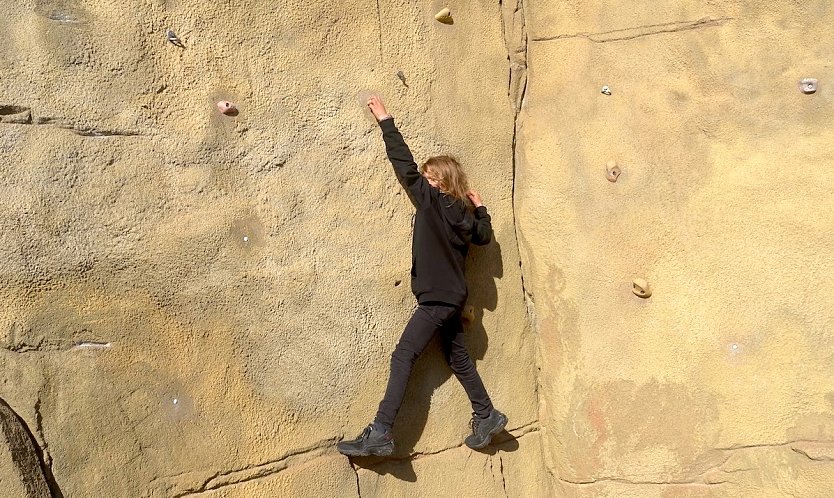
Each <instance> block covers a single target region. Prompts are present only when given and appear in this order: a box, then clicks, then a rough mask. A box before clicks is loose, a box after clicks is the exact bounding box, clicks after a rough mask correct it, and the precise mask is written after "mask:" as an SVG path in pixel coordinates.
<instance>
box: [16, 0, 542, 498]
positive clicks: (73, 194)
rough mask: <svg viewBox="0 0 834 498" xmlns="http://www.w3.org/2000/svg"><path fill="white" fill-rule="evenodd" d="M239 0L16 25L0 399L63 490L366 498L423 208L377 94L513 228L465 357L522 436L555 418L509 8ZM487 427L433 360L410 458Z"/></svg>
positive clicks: (93, 11) (489, 267)
mask: <svg viewBox="0 0 834 498" xmlns="http://www.w3.org/2000/svg"><path fill="white" fill-rule="evenodd" d="M221 4H222V2H221ZM221 4H218V3H217V2H209V1H198V2H189V3H183V2H146V3H143V4H141V5H139V4H136V5H125V4H124V3H123V2H114V1H109V0H103V1H96V0H90V1H81V0H79V1H57V0H55V1H51V0H46V1H42V0H39V1H37V2H17V1H12V2H10V3H8V2H7V3H6V4H4V8H3V9H2V11H3V13H4V17H3V20H2V21H0V34H2V39H3V40H4V42H5V43H4V44H3V47H2V48H0V60H2V63H3V67H4V68H5V69H4V71H5V72H4V74H3V77H2V78H0V104H2V106H3V107H2V108H0V168H2V169H0V171H2V173H1V174H0V189H2V192H1V193H2V195H0V203H2V205H0V207H2V209H0V228H2V229H0V252H1V254H0V278H2V285H0V299H2V303H3V305H4V306H3V308H2V311H0V331H2V335H0V339H2V345H3V351H2V356H0V361H2V362H3V365H2V370H0V371H2V372H3V374H2V375H3V380H4V382H3V383H0V386H2V387H0V396H2V397H4V398H6V399H8V400H10V401H14V403H15V405H16V406H23V407H29V408H27V409H24V410H22V411H21V415H22V416H23V417H24V418H26V419H27V420H28V421H30V422H31V421H33V420H35V419H36V418H37V417H41V418H42V425H41V426H40V427H41V428H42V429H41V430H40V431H39V433H38V434H36V437H37V438H38V439H39V443H40V444H42V445H43V446H44V447H45V452H46V454H47V455H48V456H49V457H50V462H51V466H52V470H53V472H54V474H55V479H56V481H57V483H58V484H59V485H60V487H61V490H62V492H63V493H64V495H65V496H108V495H109V494H110V493H112V492H113V490H119V491H120V492H122V493H123V495H124V496H159V497H163V496H178V495H184V494H189V493H197V492H202V491H205V492H212V493H219V494H220V495H223V496H257V495H258V493H260V494H261V495H265V496H276V495H283V496H302V495H304V496H321V495H339V496H342V495H343V492H346V490H347V491H353V492H357V491H358V488H357V483H356V479H357V474H356V473H355V472H354V470H353V469H352V468H351V466H350V464H349V462H348V460H347V459H346V458H342V457H340V456H337V454H336V452H335V448H334V446H335V442H336V441H338V440H339V439H340V438H342V437H344V436H348V437H352V436H353V435H355V434H356V433H357V432H359V431H360V430H361V428H362V427H363V426H364V424H367V423H368V422H369V421H370V420H371V419H372V418H373V415H374V413H375V412H376V408H377V404H378V402H379V399H380V397H381V396H382V394H383V391H384V388H385V384H384V383H385V381H386V378H387V375H388V368H389V362H390V353H391V351H392V350H393V348H394V346H395V344H396V341H397V339H398V337H399V335H400V333H401V331H402V328H403V326H404V325H405V323H406V321H407V320H408V318H409V316H410V314H411V311H412V309H413V306H414V300H413V297H412V296H411V294H410V290H409V288H408V281H409V268H410V259H409V258H410V254H409V244H410V238H411V218H412V214H413V208H412V206H411V204H410V203H409V201H408V200H407V198H406V196H405V195H403V193H402V191H401V187H400V186H399V184H398V183H397V181H396V179H395V177H394V175H393V172H392V170H391V167H390V165H389V164H388V163H387V160H386V159H385V152H384V147H383V144H382V140H381V137H380V133H379V131H378V128H377V126H376V125H375V124H374V123H372V122H369V121H368V120H367V119H366V115H365V112H366V111H365V110H364V109H363V107H362V105H360V104H359V103H358V101H357V96H358V95H359V94H360V92H363V91H365V92H377V93H379V94H381V95H383V96H384V97H385V99H386V104H388V106H389V110H390V111H391V112H392V113H393V114H394V115H395V116H396V118H397V121H398V123H399V124H400V127H401V129H402V131H403V133H404V134H405V136H406V138H407V140H408V142H409V144H410V145H411V146H412V149H413V151H414V153H415V156H416V157H417V158H418V160H424V159H426V158H428V157H429V156H431V155H436V154H441V153H452V154H455V155H456V156H458V157H459V158H460V160H461V162H462V163H463V164H464V166H465V167H466V168H467V170H468V171H469V174H470V177H471V182H472V184H473V186H475V187H476V188H477V189H478V190H479V191H480V192H481V194H482V196H483V198H484V201H485V202H486V203H487V205H488V206H489V208H490V210H491V212H492V213H494V218H493V220H494V227H495V243H493V244H491V245H490V246H487V247H483V248H474V249H473V250H472V254H471V259H470V261H469V263H468V264H469V270H470V272H469V275H470V287H471V292H470V300H469V304H471V305H472V306H473V308H474V316H475V319H474V321H473V322H472V323H471V325H469V326H468V330H469V334H470V349H471V351H472V353H473V356H474V357H475V359H476V360H477V363H478V366H479V370H480V371H481V373H482V375H483V377H484V380H485V382H486V384H487V385H488V387H489V390H490V393H491V395H492V397H493V398H494V400H495V403H496V405H497V406H499V407H500V408H502V410H504V411H506V412H507V414H508V416H509V417H510V420H511V423H510V426H509V427H508V428H509V429H511V430H512V431H513V434H516V435H519V437H521V436H520V435H521V434H522V433H524V431H526V430H528V429H529V427H537V425H536V421H537V413H536V394H535V365H534V362H533V358H534V354H533V351H534V348H535V343H534V341H532V340H531V335H530V334H531V329H530V328H529V326H528V325H527V321H526V306H525V304H524V301H523V298H522V295H523V294H522V291H521V273H520V268H519V265H518V261H519V255H518V252H517V244H516V240H515V226H514V222H513V215H512V204H511V201H512V195H511V192H512V184H513V177H512V161H511V151H512V130H513V118H514V109H513V105H512V103H511V101H510V99H509V97H508V89H507V80H508V65H507V49H506V47H505V40H504V33H503V31H502V12H501V8H500V6H499V5H498V4H497V3H496V4H494V5H484V4H482V3H480V2H458V3H456V4H455V6H454V7H455V14H454V15H455V21H454V24H453V25H447V24H442V23H439V22H437V21H436V20H435V19H434V14H435V13H437V11H439V10H440V9H441V8H443V7H444V6H442V5H439V4H438V5H433V4H428V3H426V4H419V5H418V4H415V3H391V2H376V1H374V0H370V1H359V2H330V1H324V0H318V1H305V2H297V1H295V2H284V3H282V4H281V5H280V6H279V5H277V4H275V5H273V4H271V3H268V2H256V1H244V2H237V3H235V5H234V6H231V5H225V4H222V5H221ZM458 9H459V10H458ZM169 30H170V31H171V33H169ZM173 37H175V38H173ZM174 40H176V43H174ZM475 47H477V49H476V50H473V48H475ZM398 72H399V73H401V74H402V76H403V77H404V78H405V82H403V80H402V79H401V78H400V77H398V76H397V73H398ZM406 84H407V86H406ZM218 102H230V103H232V104H233V105H234V106H235V107H236V109H237V115H233V113H223V112H221V109H219V108H218V107H217V103H218ZM35 406H38V410H37V411H36V410H35V409H34V407H35ZM470 413H471V408H470V407H469V403H468V401H467V399H466V396H465V394H464V393H463V390H462V389H461V388H460V386H459V385H458V383H457V382H456V380H455V379H454V378H453V376H452V375H451V371H450V370H449V369H448V368H447V367H446V366H445V362H444V360H443V358H442V354H441V353H440V351H439V348H438V347H437V345H436V344H433V345H431V346H430V347H429V350H428V351H427V352H426V354H425V355H424V357H423V358H421V360H420V362H419V363H418V365H417V368H416V371H415V377H414V381H413V382H412V385H411V387H410V390H409V394H408V399H407V401H406V403H405V405H404V407H403V410H402V415H401V417H400V419H399V420H398V428H397V431H398V432H397V444H398V451H397V453H396V454H395V456H396V457H397V458H399V459H401V460H400V461H403V462H407V461H408V459H409V457H410V455H412V454H417V453H420V454H430V453H438V454H440V453H443V452H444V451H447V450H448V449H449V448H456V447H458V446H460V445H461V444H462V440H463V437H464V436H465V435H466V434H467V431H468V427H467V422H468V420H469V418H470V416H471V415H470ZM521 428H528V429H521ZM506 437H509V436H506ZM524 437H526V438H530V437H532V436H524ZM459 451H460V450H458V452H459ZM531 451H532V450H531ZM425 459H426V461H428V460H430V457H425ZM510 459H511V457H507V458H505V460H506V461H507V462H508V463H507V465H510V463H509V460H510ZM496 461H497V459H496ZM379 465H380V463H379V462H377V463H374V462H369V463H367V467H368V469H369V470H368V471H370V472H372V471H373V469H374V468H376V467H378V466H379ZM302 466H303V468H302ZM291 471H292V474H290V472H291ZM291 475H293V476H298V477H290V476H291ZM496 475H499V473H496ZM384 479H395V478H394V477H391V476H388V477H385V478H384ZM261 481H262V482H261ZM309 481H315V482H317V483H318V484H317V485H321V487H320V488H315V487H310V485H309V484H304V483H305V482H309ZM259 486H261V487H259ZM427 486H428V485H427ZM426 489H427V490H428V489H430V487H427V488H426ZM253 490H255V491H253ZM276 490H280V492H278V491H276ZM427 492H428V491H427Z"/></svg>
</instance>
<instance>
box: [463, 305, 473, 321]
mask: <svg viewBox="0 0 834 498" xmlns="http://www.w3.org/2000/svg"><path fill="white" fill-rule="evenodd" d="M460 317H461V318H462V319H463V321H464V322H465V323H473V322H474V321H475V307H474V306H472V305H471V304H467V305H466V306H464V307H463V310H462V311H461V314H460Z"/></svg>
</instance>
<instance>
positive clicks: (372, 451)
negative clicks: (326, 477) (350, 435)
mask: <svg viewBox="0 0 834 498" xmlns="http://www.w3.org/2000/svg"><path fill="white" fill-rule="evenodd" d="M336 448H337V449H338V450H339V453H341V454H342V455H347V456H370V455H376V456H388V455H390V454H391V453H393V452H394V437H393V436H392V435H391V431H387V432H382V431H378V430H377V429H376V428H374V426H373V424H371V425H369V426H368V427H365V430H363V431H362V434H359V436H357V438H356V439H353V440H351V441H342V442H340V443H338V444H337V445H336Z"/></svg>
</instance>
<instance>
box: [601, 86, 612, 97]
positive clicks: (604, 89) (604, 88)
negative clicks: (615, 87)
mask: <svg viewBox="0 0 834 498" xmlns="http://www.w3.org/2000/svg"><path fill="white" fill-rule="evenodd" d="M600 93H603V94H605V95H611V89H610V88H608V87H607V86H604V87H602V90H600Z"/></svg>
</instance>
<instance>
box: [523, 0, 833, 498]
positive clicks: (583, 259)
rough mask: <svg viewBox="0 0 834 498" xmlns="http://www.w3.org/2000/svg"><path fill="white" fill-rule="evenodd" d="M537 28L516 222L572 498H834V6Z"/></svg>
mask: <svg viewBox="0 0 834 498" xmlns="http://www.w3.org/2000/svg"><path fill="white" fill-rule="evenodd" d="M525 8H526V12H527V31H528V38H529V43H528V51H527V62H528V85H527V92H526V96H525V105H524V107H523V110H522V113H521V116H520V117H519V132H518V150H517V154H518V155H517V168H516V173H517V174H516V191H515V199H516V202H515V207H516V209H515V213H516V219H517V232H518V234H519V238H520V241H521V247H522V251H521V254H522V261H523V264H524V282H525V288H526V290H527V292H528V293H529V295H530V300H531V301H532V303H533V305H532V306H533V308H534V310H535V320H536V326H537V330H538V333H539V337H540V340H541V355H540V359H541V367H542V371H541V372H542V375H541V377H540V379H539V382H540V386H541V399H542V405H541V406H542V424H543V427H544V448H545V451H546V458H547V466H548V468H549V469H551V472H552V475H553V476H554V477H555V478H556V480H557V482H558V483H559V484H560V486H559V488H560V489H561V492H562V495H564V496H583V497H584V496H589V497H590V496H594V497H597V496H611V497H625V496H634V497H653V496H658V497H660V496H664V497H665V496H732V497H748V496H774V497H776V496H780V497H782V496H807V497H811V496H813V497H824V496H829V495H830V494H831V489H832V479H834V467H832V466H831V464H830V461H829V459H830V455H831V454H832V452H834V432H832V431H834V413H833V412H834V394H832V387H831V379H832V371H831V360H832V348H831V346H832V342H834V335H832V328H831V325H832V321H831V320H832V318H831V317H832V316H834V305H832V301H831V299H829V297H828V296H830V294H831V292H832V290H834V288H833V287H832V283H831V279H829V278H827V275H829V274H831V272H832V270H834V258H832V257H831V254H830V252H831V251H830V248H831V241H832V235H834V222H832V220H831V217H830V216H829V215H828V213H830V212H831V210H832V208H834V200H833V199H834V198H832V196H831V191H832V187H834V181H832V177H831V176H830V175H828V174H827V173H825V170H826V169H828V167H830V165H831V164H832V163H834V149H832V143H834V142H832V137H834V134H832V125H831V120H830V119H828V117H829V116H830V115H831V112H832V110H834V109H833V108H832V104H834V97H832V93H831V88H830V86H829V85H830V84H831V82H832V77H834V72H833V71H832V66H831V61H832V56H834V52H832V48H831V46H830V44H829V43H828V38H829V37H828V36H826V34H825V33H826V31H827V27H826V26H828V25H829V24H830V23H831V21H832V20H834V10H832V5H831V3H830V2H813V1H812V2H803V3H779V2H777V3H773V2H642V1H639V2H630V3H628V5H625V4H624V3H622V2H609V1H600V2H544V1H537V0H527V1H525ZM806 77H811V78H817V79H818V80H819V89H818V91H817V92H816V93H814V94H804V93H802V92H801V91H800V89H799V87H798V83H799V81H800V80H801V79H803V78H806ZM603 86H608V87H609V89H610V92H611V95H610V96H608V95H605V94H603V93H601V88H602V87H603ZM612 160H613V161H616V162H617V163H618V164H619V166H620V167H621V169H622V174H621V175H620V177H619V178H618V179H617V181H616V182H614V183H612V182H609V181H608V180H607V178H606V164H607V162H608V161H612ZM635 278H643V279H645V280H647V281H648V282H649V283H650V284H652V285H653V287H654V289H653V295H652V296H651V297H650V298H648V299H641V298H639V297H636V296H635V295H634V294H632V292H631V286H632V280H633V279H635ZM808 448H814V452H820V453H813V452H809V450H808ZM812 453H813V454H812Z"/></svg>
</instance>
